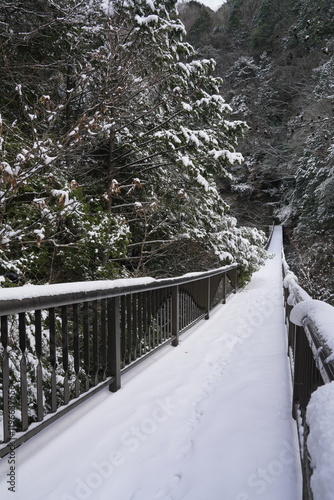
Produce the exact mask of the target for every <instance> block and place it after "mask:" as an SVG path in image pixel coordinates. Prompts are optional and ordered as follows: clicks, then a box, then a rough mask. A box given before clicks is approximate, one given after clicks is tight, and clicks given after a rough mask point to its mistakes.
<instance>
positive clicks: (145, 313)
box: [142, 292, 148, 354]
mask: <svg viewBox="0 0 334 500" xmlns="http://www.w3.org/2000/svg"><path fill="white" fill-rule="evenodd" d="M147 297H148V292H143V347H142V354H145V353H146V351H147V342H148V310H147Z"/></svg>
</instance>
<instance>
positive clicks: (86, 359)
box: [82, 302, 90, 391]
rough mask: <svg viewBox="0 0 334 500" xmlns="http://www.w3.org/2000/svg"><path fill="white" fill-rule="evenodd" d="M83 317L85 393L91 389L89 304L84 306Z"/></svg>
mask: <svg viewBox="0 0 334 500" xmlns="http://www.w3.org/2000/svg"><path fill="white" fill-rule="evenodd" d="M82 316H83V318H82V319H83V341H84V349H83V350H84V364H83V366H84V371H85V391H88V389H89V371H90V346H89V340H90V339H89V304H88V302H84V303H83V304H82Z"/></svg>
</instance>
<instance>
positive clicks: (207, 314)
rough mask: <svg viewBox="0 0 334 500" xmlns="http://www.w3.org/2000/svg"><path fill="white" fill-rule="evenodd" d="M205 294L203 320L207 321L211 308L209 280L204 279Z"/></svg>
mask: <svg viewBox="0 0 334 500" xmlns="http://www.w3.org/2000/svg"><path fill="white" fill-rule="evenodd" d="M205 293H206V314H205V319H209V318H210V306H211V297H210V278H206V280H205Z"/></svg>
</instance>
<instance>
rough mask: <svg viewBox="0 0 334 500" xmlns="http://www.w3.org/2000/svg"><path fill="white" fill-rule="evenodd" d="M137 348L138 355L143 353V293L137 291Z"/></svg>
mask: <svg viewBox="0 0 334 500" xmlns="http://www.w3.org/2000/svg"><path fill="white" fill-rule="evenodd" d="M137 297H138V299H137V300H138V348H137V353H138V356H139V357H140V356H141V355H142V353H143V345H142V342H143V294H142V293H138V295H137Z"/></svg>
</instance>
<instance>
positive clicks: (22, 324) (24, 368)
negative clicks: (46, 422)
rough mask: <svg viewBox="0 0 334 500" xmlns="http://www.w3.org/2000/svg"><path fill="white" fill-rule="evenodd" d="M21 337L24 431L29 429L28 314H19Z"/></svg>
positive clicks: (22, 419)
mask: <svg viewBox="0 0 334 500" xmlns="http://www.w3.org/2000/svg"><path fill="white" fill-rule="evenodd" d="M19 339H20V342H19V343H20V349H21V353H22V356H21V361H20V381H21V424H22V431H25V430H27V429H28V381H27V358H26V349H27V343H26V316H25V313H20V314H19Z"/></svg>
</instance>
